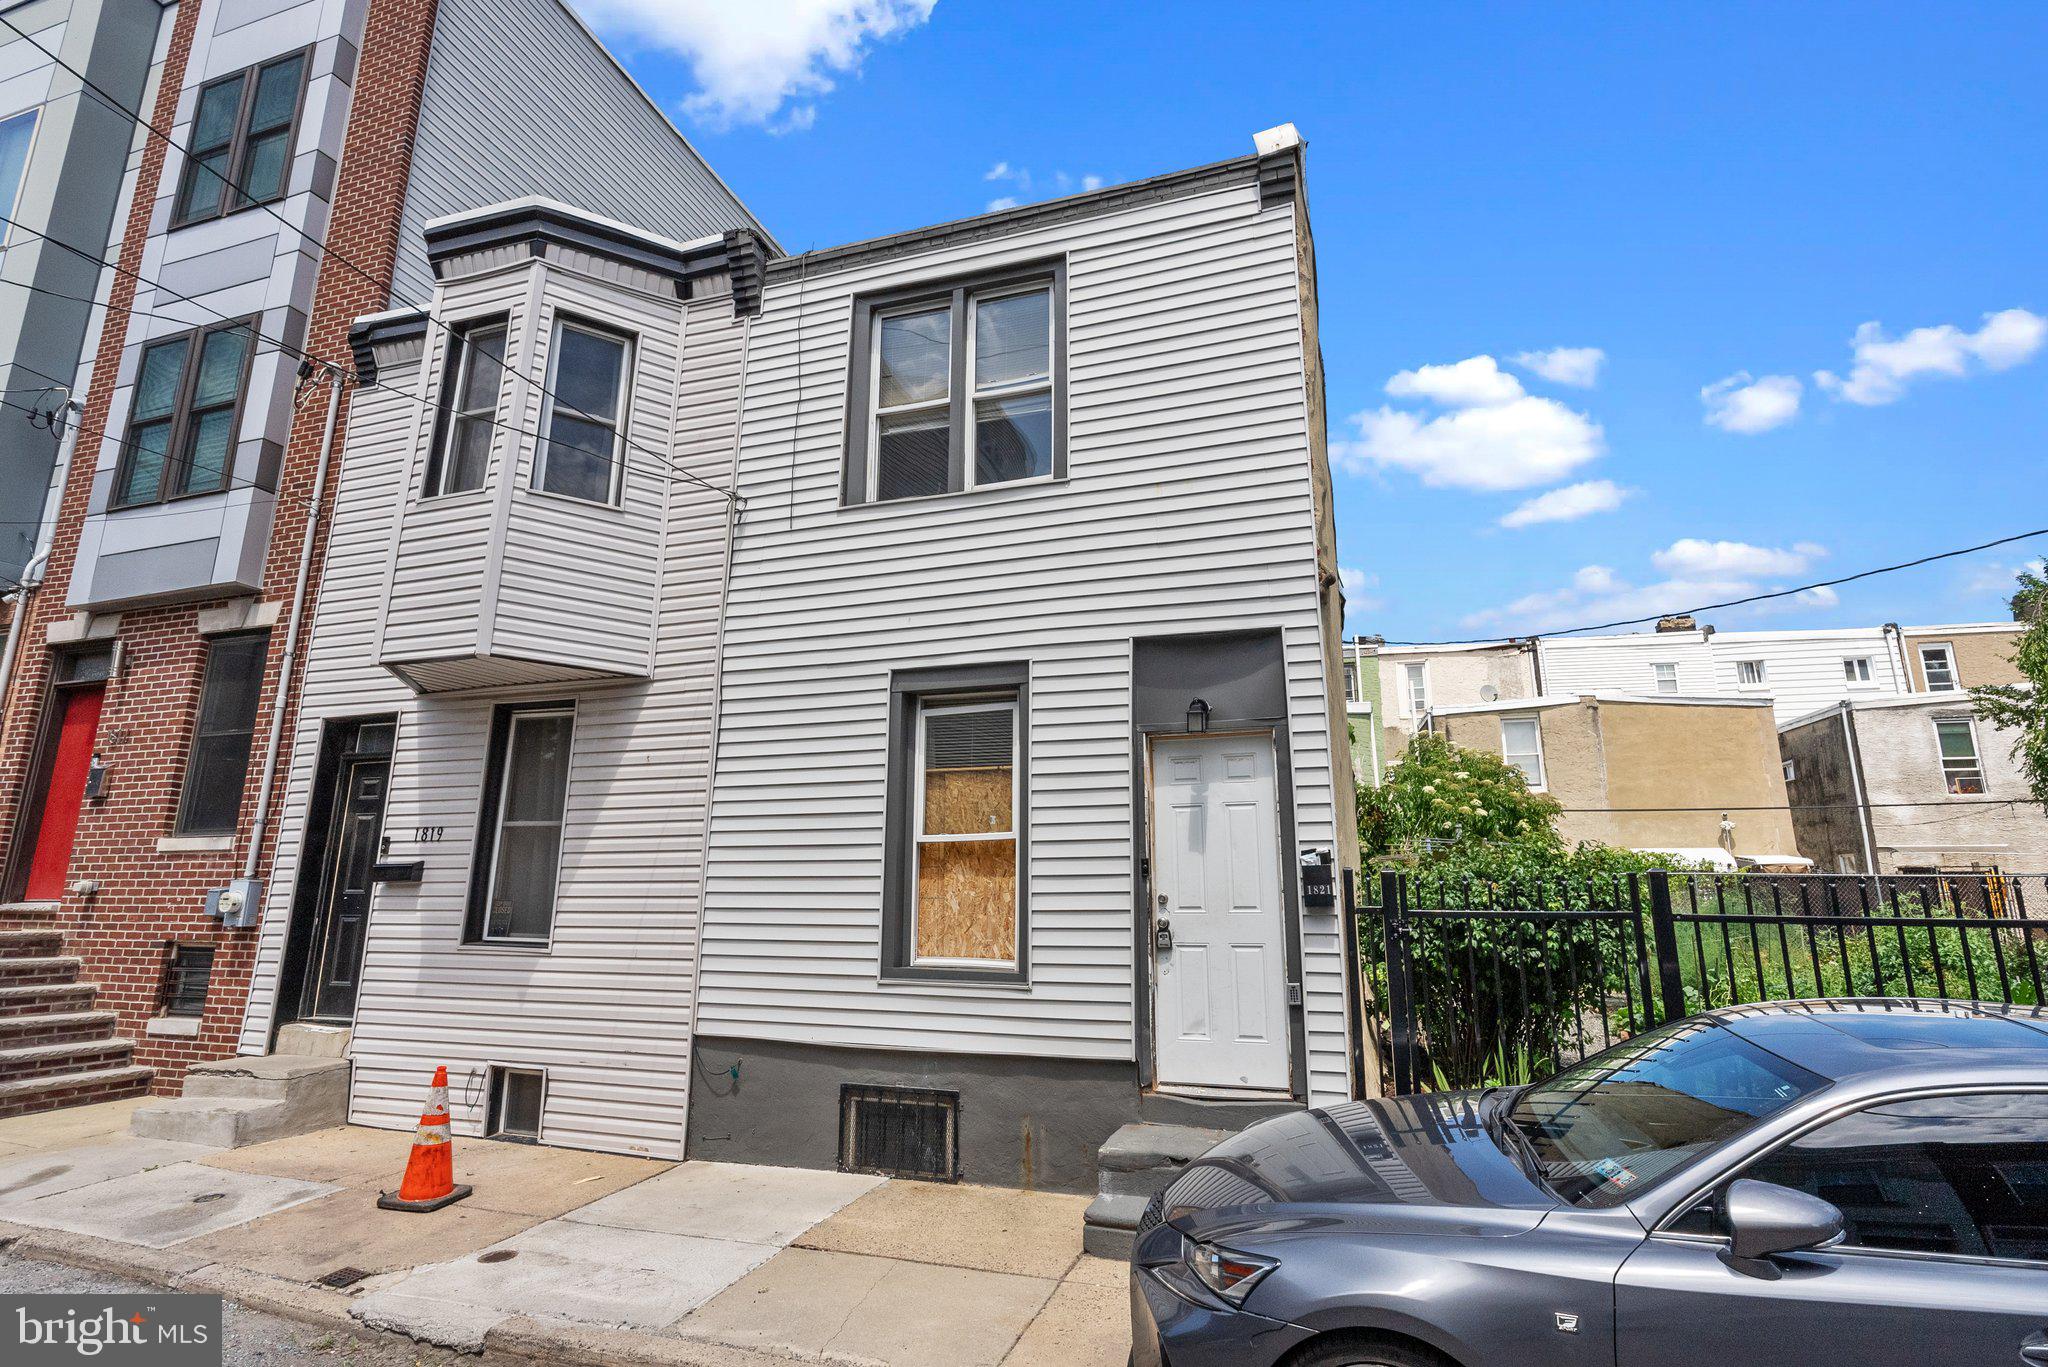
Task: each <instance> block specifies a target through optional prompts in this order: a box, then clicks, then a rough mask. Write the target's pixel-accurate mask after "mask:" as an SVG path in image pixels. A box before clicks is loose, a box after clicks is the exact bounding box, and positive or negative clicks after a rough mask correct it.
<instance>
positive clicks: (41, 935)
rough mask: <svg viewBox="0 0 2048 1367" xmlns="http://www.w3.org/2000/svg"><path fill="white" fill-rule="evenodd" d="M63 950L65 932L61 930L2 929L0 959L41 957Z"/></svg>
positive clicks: (50, 955) (57, 953) (47, 956)
mask: <svg viewBox="0 0 2048 1367" xmlns="http://www.w3.org/2000/svg"><path fill="white" fill-rule="evenodd" d="M63 952H64V932H63V931H61V930H51V929H43V928H34V929H28V928H23V929H14V930H0V959H41V958H50V957H54V956H56V955H59V954H62V953H63Z"/></svg>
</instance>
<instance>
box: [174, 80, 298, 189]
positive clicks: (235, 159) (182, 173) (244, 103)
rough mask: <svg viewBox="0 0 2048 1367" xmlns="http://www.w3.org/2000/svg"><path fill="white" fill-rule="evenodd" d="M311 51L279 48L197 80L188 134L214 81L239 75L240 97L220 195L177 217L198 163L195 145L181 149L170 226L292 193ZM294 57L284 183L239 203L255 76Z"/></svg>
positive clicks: (246, 171)
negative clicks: (295, 87)
mask: <svg viewBox="0 0 2048 1367" xmlns="http://www.w3.org/2000/svg"><path fill="white" fill-rule="evenodd" d="M315 55H316V53H315V50H314V48H313V47H312V46H310V45H309V46H306V47H302V48H297V49H295V50H293V51H291V52H280V53H278V54H277V55H276V56H275V57H265V58H264V59H263V60H262V61H260V62H252V63H251V64H250V65H248V66H245V67H243V68H242V69H241V70H240V71H230V72H228V73H227V74H226V75H224V76H216V77H215V78H214V79H212V80H210V81H206V82H203V83H202V84H201V85H200V86H199V88H198V94H197V95H196V96H195V97H194V99H193V103H192V111H193V113H192V118H193V126H192V127H190V128H188V129H187V130H186V136H187V137H188V138H189V137H191V136H192V134H193V133H195V132H196V131H197V123H198V118H199V112H198V111H199V103H200V101H202V100H204V99H205V98H206V92H207V91H209V90H211V89H213V88H214V87H215V86H217V85H225V84H226V83H227V82H229V81H240V82H241V83H242V95H241V100H240V103H239V105H238V107H237V108H236V110H235V130H234V133H233V135H232V136H230V137H229V139H228V144H227V149H228V174H227V176H226V177H225V178H224V179H223V181H222V183H221V187H220V198H219V199H218V200H217V201H215V203H214V207H213V208H212V209H211V210H208V211H206V212H203V213H195V214H190V215H187V216H184V217H178V216H177V207H178V206H179V205H181V204H183V203H184V202H185V192H186V189H187V187H188V186H189V184H190V182H191V180H192V178H193V176H194V175H196V174H197V172H198V166H199V157H198V155H197V149H196V148H195V149H192V150H188V151H186V153H185V164H184V166H183V167H181V168H180V169H179V172H178V183H177V186H176V188H175V190H174V191H173V196H174V197H173V198H172V200H171V212H172V214H173V217H172V220H171V228H172V229H173V230H176V229H178V228H186V227H190V226H191V225H192V224H194V223H211V222H213V221H214V220H215V219H217V218H232V217H234V216H235V215H236V214H239V213H246V212H247V211H248V210H250V209H260V208H262V207H263V206H264V205H266V204H278V203H281V202H283V201H284V200H287V199H290V198H291V197H292V163H293V162H294V161H296V160H298V155H299V154H298V147H299V134H300V133H301V132H302V131H304V128H305V122H306V92H307V91H308V90H309V89H311V88H312V85H313V59H314V57H315ZM294 58H297V59H299V93H298V96H297V98H296V99H295V101H294V103H293V104H292V118H291V122H290V123H288V124H286V125H285V126H284V129H285V139H284V140H285V156H284V180H283V183H282V185H281V186H280V187H279V190H278V193H276V194H275V195H272V196H271V197H270V198H268V199H250V200H245V201H244V202H242V203H239V204H238V203H236V202H235V201H236V200H237V199H238V198H240V197H241V191H240V189H239V188H238V187H240V186H243V185H245V184H247V182H248V175H249V168H248V166H247V165H245V164H244V163H246V162H247V161H248V159H249V118H250V116H251V115H252V114H253V113H254V112H255V105H256V81H257V78H258V77H259V76H261V75H262V74H263V72H265V71H267V70H269V69H270V68H271V67H274V66H278V65H280V64H281V63H284V62H289V61H291V60H292V59H294Z"/></svg>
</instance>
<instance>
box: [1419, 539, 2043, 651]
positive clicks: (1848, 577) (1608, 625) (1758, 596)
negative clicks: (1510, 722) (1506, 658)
mask: <svg viewBox="0 0 2048 1367" xmlns="http://www.w3.org/2000/svg"><path fill="white" fill-rule="evenodd" d="M2032 536H2048V527H2036V528H2035V529H2034V530H2033V531H2030V532H2014V533H2013V534H2012V535H2011V536H2001V537H1999V538H1998V539H1997V540H1995V541H1986V542H1983V543H1981V544H1979V545H1976V546H1964V547H1962V548H1960V549H1958V550H1953V551H1938V552H1936V553H1935V554H1933V555H1923V556H1921V557H1919V558H1918V559H1916V560H1902V561H1900V562H1899V563H1898V564H1896V565H1880V566H1878V567H1877V568H1876V569H1873V570H1861V571H1858V572H1857V573H1855V574H1845V575H1843V576H1842V577H1841V578H1839V579H1821V580H1817V581H1815V582H1814V583H1811V584H1800V585H1798V586H1797V587H1795V588H1789V589H1773V590H1772V591H1770V592H1769V593H1753V594H1750V595H1749V596H1748V597H1746V598H1730V599H1727V600H1725V601H1723V602H1719V603H1702V604H1700V605H1699V606H1698V607H1692V608H1673V609H1670V610H1668V611H1664V612H1653V613H1650V614H1649V615H1648V616H1644V617H1628V618H1623V619H1622V620H1620V621H1615V622H1600V623H1596V624H1592V625H1588V626H1580V627H1566V628H1564V629H1563V630H1561V631H1544V632H1527V633H1521V634H1519V635H1517V634H1502V635H1496V636H1472V637H1467V638H1465V639H1463V640H1456V641H1382V642H1381V643H1380V644H1382V645H1390V646H1484V645H1499V644H1506V643H1508V642H1511V641H1516V640H1529V641H1533V640H1536V639H1538V638H1539V637H1543V636H1577V635H1580V634H1581V633H1584V632H1589V631H1610V630H1612V629H1613V628H1615V627H1634V626H1641V625H1643V624H1644V623H1645V622H1657V621H1661V620H1662V619H1664V618H1666V617H1685V616H1693V615H1697V614H1699V613H1702V612H1716V611H1719V610H1720V609H1722V608H1738V607H1743V606H1746V605H1747V604H1750V603H1764V602H1769V601H1770V600H1771V599H1773V598H1790V597H1791V596H1793V595H1794V594H1799V593H1807V592H1810V591H1812V590H1814V589H1830V588H1834V587H1835V586H1837V585H1839V584H1853V583H1855V582H1856V581H1857V580H1859V579H1869V578H1872V577H1874V576H1876V575H1880V574H1893V573H1896V572H1897V571H1899V570H1910V569H1917V568H1918V567H1920V566H1921V565H1932V564H1934V563H1935V562H1936V561H1938V560H1953V559H1955V558H1956V557H1957V556H1960V555H1975V554H1976V553H1977V552H1979V551H1988V550H1992V549H1994V548H1996V547H1999V546H2009V545H2011V544H2012V543H2013V542H2015V541H2025V540H2026V539H2027V538H2028V537H2032Z"/></svg>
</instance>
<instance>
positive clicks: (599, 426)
mask: <svg viewBox="0 0 2048 1367" xmlns="http://www.w3.org/2000/svg"><path fill="white" fill-rule="evenodd" d="M632 373H633V343H632V341H631V340H630V339H628V338H626V337H623V336H621V335H620V334H618V333H616V332H607V331H605V330H604V329H603V328H599V327H594V326H592V325H591V324H588V323H579V322H574V321H571V320H569V319H566V318H564V319H561V320H559V321H558V322H556V324H555V335H554V342H553V345H551V346H550V347H549V348H548V397H547V412H546V414H545V415H544V416H543V418H542V419H541V442H540V451H539V453H538V454H537V455H536V457H535V459H534V465H533V487H534V488H536V489H538V490H540V491H541V492H543V493H549V494H562V495H565V496H567V497H569V498H581V499H587V500H589V501H590V502H592V503H617V502H618V501H619V498H620V491H621V489H622V488H623V486H624V483H625V481H624V479H623V478H622V475H623V473H624V470H625V443H624V440H623V434H624V432H625V429H626V383H627V380H628V379H629V378H630V377H631V375H632Z"/></svg>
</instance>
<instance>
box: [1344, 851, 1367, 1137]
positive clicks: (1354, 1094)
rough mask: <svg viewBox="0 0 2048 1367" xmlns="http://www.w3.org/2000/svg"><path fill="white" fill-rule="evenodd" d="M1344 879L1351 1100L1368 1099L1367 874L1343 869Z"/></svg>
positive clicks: (1346, 999)
mask: <svg viewBox="0 0 2048 1367" xmlns="http://www.w3.org/2000/svg"><path fill="white" fill-rule="evenodd" d="M1339 873H1340V876H1341V877H1343V879H1344V1028H1345V1029H1346V1030H1348V1031H1349V1032H1350V1034H1351V1099H1352V1100H1353V1101H1363V1100H1365V965H1364V964H1362V963H1361V962H1359V956H1360V955H1361V954H1362V953H1363V952H1364V947H1363V946H1362V945H1360V944H1359V943H1358V929H1359V925H1360V921H1359V916H1358V893H1359V888H1358V880H1359V878H1360V877H1362V876H1363V875H1362V874H1360V873H1354V872H1351V871H1348V870H1340V871H1339Z"/></svg>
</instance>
